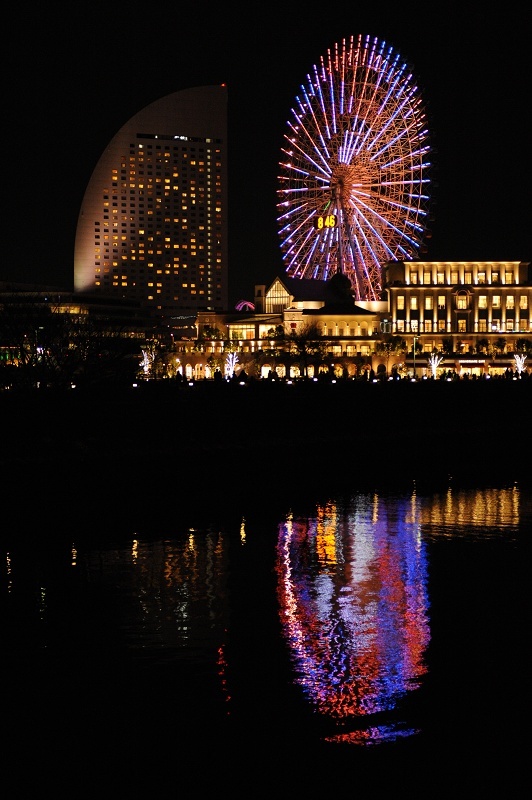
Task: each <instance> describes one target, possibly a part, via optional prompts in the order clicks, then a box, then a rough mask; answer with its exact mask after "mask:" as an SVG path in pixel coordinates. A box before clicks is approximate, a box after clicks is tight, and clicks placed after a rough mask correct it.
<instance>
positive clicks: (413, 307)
mask: <svg viewBox="0 0 532 800" xmlns="http://www.w3.org/2000/svg"><path fill="white" fill-rule="evenodd" d="M410 310H411V311H417V297H415V296H412V297H411V298H410Z"/></svg>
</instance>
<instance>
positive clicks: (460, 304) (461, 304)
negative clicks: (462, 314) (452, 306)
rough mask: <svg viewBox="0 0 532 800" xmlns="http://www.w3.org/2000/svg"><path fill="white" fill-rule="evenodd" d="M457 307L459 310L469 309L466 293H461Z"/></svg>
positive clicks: (457, 300) (457, 299)
mask: <svg viewBox="0 0 532 800" xmlns="http://www.w3.org/2000/svg"><path fill="white" fill-rule="evenodd" d="M456 308H457V309H458V310H459V311H465V310H466V309H467V297H466V296H465V294H459V295H458V296H457V298H456Z"/></svg>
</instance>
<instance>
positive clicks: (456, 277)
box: [451, 269, 458, 284]
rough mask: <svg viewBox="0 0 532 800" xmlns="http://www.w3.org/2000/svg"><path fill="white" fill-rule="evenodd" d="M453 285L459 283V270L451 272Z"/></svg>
mask: <svg viewBox="0 0 532 800" xmlns="http://www.w3.org/2000/svg"><path fill="white" fill-rule="evenodd" d="M451 283H453V284H455V283H458V270H457V269H453V270H451Z"/></svg>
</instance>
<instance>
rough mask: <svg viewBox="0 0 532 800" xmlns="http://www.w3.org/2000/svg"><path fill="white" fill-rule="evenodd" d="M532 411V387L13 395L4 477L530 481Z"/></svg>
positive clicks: (161, 387)
mask: <svg viewBox="0 0 532 800" xmlns="http://www.w3.org/2000/svg"><path fill="white" fill-rule="evenodd" d="M531 409H532V379H529V378H527V379H525V380H519V381H512V380H505V379H502V378H500V379H492V380H469V381H467V380H462V381H450V382H447V381H439V380H436V381H431V380H426V381H419V382H417V383H412V382H408V381H399V382H393V381H389V382H385V383H366V382H353V381H350V382H345V383H342V382H338V383H336V384H331V383H312V382H309V383H305V382H302V383H295V384H292V385H289V384H286V383H283V382H274V383H270V382H268V381H260V382H259V381H257V382H254V383H253V382H251V383H249V384H247V385H239V384H236V383H235V384H232V383H225V382H224V383H222V384H216V383H214V382H212V381H202V382H197V383H195V384H194V385H192V386H189V385H188V384H185V385H176V384H173V383H172V382H170V381H168V382H166V381H162V382H158V383H155V382H154V383H146V384H141V385H139V386H138V388H128V389H123V390H105V389H101V390H97V391H96V390H93V391H83V390H77V389H75V390H70V391H65V392H56V391H54V390H44V391H39V390H34V391H31V392H16V393H11V392H4V393H2V394H0V414H1V417H2V427H3V434H2V444H1V449H0V470H1V472H2V474H3V475H4V476H5V477H6V478H7V479H8V481H9V482H11V481H14V482H15V483H16V482H17V480H18V479H19V476H24V481H25V482H26V483H27V482H29V481H30V480H31V482H32V486H33V489H34V491H36V492H37V493H38V491H39V485H41V484H46V482H47V480H48V478H50V477H52V478H53V480H54V481H55V482H56V483H57V488H60V486H61V485H63V486H64V487H65V488H66V486H67V485H70V491H72V490H75V486H73V478H74V475H75V474H76V473H78V472H79V473H82V472H87V473H89V474H90V473H94V474H93V477H94V478H95V477H96V475H98V485H99V486H100V489H103V487H104V486H105V484H106V482H107V481H108V480H110V478H111V476H112V481H113V486H114V487H115V489H116V488H117V486H118V485H119V484H120V483H122V482H123V483H124V484H125V485H131V484H130V482H131V481H133V484H138V483H139V482H141V483H142V484H143V485H144V486H146V487H148V486H150V484H152V483H153V485H155V486H159V485H160V482H161V481H162V480H165V481H166V482H167V484H168V486H171V488H172V493H173V494H174V496H178V495H179V493H180V492H183V493H186V494H188V493H189V492H190V491H191V490H197V491H199V492H201V493H202V494H203V493H210V492H216V491H217V490H222V491H223V490H225V489H226V488H227V487H231V488H232V489H233V490H237V489H238V490H240V491H241V492H246V491H250V492H253V491H256V490H258V489H260V491H261V492H262V490H263V489H264V488H265V487H267V486H271V485H272V484H274V485H275V486H276V491H280V492H282V491H285V490H286V491H293V489H294V487H295V486H296V485H297V484H298V483H305V484H307V485H310V484H315V485H316V486H320V485H323V484H324V482H327V480H328V479H329V478H331V479H332V480H333V483H334V485H335V488H341V484H342V482H344V481H345V482H346V483H347V485H348V486H350V487H351V486H352V485H353V483H356V484H359V485H361V484H363V483H368V484H371V482H373V481H375V480H378V481H381V482H382V481H388V480H389V481H392V482H393V483H394V484H400V483H401V482H403V481H406V482H410V481H411V480H412V479H415V480H418V481H421V482H426V481H428V482H429V483H430V482H438V481H439V480H441V479H443V480H447V479H448V477H449V475H452V476H453V478H455V479H456V480H465V481H468V480H470V479H473V480H475V481H482V480H484V479H485V478H486V479H488V480H493V479H499V478H501V477H503V478H505V479H507V480H513V479H518V478H519V477H520V476H521V475H530V474H531V472H532V462H531V455H530V453H531V450H530V446H531V442H532V422H531V419H532V415H531ZM50 471H51V472H50ZM32 479H34V480H32ZM62 480H64V481H65V483H64V484H61V481H62ZM65 499H66V498H65Z"/></svg>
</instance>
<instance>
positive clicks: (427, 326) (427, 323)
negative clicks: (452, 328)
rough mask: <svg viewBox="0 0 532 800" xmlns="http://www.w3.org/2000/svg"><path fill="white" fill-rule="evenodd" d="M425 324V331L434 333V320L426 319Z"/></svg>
mask: <svg viewBox="0 0 532 800" xmlns="http://www.w3.org/2000/svg"><path fill="white" fill-rule="evenodd" d="M423 324H424V327H425V333H432V320H431V319H426V320H425V322H424V323H423Z"/></svg>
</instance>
